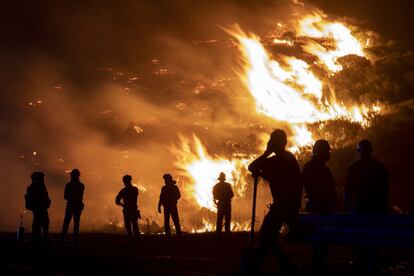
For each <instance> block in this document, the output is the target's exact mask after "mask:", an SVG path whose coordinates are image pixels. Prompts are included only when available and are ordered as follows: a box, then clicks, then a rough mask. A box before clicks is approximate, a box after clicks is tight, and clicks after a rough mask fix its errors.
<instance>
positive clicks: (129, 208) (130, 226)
mask: <svg viewBox="0 0 414 276" xmlns="http://www.w3.org/2000/svg"><path fill="white" fill-rule="evenodd" d="M122 181H123V182H124V185H125V187H124V188H123V189H122V190H121V191H120V192H119V193H118V195H117V196H116V198H115V203H116V205H119V206H122V208H123V209H122V213H123V214H124V224H125V229H126V231H127V235H128V238H129V240H130V242H131V243H132V242H134V238H135V239H139V235H140V232H139V226H138V219H139V218H140V217H141V215H140V212H139V210H138V203H137V201H138V194H139V191H138V187H137V186H135V185H133V184H132V176H130V175H128V174H127V175H124V177H123V178H122Z"/></svg>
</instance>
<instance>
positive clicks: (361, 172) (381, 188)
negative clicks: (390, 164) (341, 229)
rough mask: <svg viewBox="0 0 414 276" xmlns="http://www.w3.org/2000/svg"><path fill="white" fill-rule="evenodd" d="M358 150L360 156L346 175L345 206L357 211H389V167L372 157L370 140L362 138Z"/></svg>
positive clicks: (376, 212)
mask: <svg viewBox="0 0 414 276" xmlns="http://www.w3.org/2000/svg"><path fill="white" fill-rule="evenodd" d="M357 151H358V154H359V156H360V158H359V160H357V161H355V162H354V163H352V164H351V165H350V166H349V168H348V172H347V175H346V183H345V195H344V202H345V208H346V209H347V210H354V211H355V212H357V213H367V214H384V213H387V211H388V193H389V184H388V172H387V169H386V167H385V166H384V164H383V163H382V162H381V161H378V160H376V159H374V158H373V157H372V152H373V147H372V143H371V142H370V141H369V140H366V139H364V140H361V141H360V142H359V143H358V145H357Z"/></svg>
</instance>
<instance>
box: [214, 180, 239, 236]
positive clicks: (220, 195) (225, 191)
mask: <svg viewBox="0 0 414 276" xmlns="http://www.w3.org/2000/svg"><path fill="white" fill-rule="evenodd" d="M218 180H219V181H220V182H219V183H217V184H216V185H214V187H213V199H214V203H215V204H216V205H217V225H216V233H217V234H218V235H219V234H220V233H221V229H222V228H223V218H224V219H225V223H224V231H225V233H226V234H229V233H230V221H231V199H232V198H233V196H234V194H233V190H232V189H231V185H230V184H229V183H227V182H226V175H225V174H224V173H223V172H221V173H220V176H219V178H218Z"/></svg>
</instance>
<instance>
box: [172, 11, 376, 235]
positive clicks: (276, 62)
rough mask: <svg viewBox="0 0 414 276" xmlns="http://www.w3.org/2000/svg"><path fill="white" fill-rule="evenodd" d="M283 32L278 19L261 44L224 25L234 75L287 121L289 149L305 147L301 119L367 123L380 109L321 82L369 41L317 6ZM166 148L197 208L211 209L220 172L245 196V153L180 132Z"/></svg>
mask: <svg viewBox="0 0 414 276" xmlns="http://www.w3.org/2000/svg"><path fill="white" fill-rule="evenodd" d="M288 30H289V26H285V24H284V23H280V22H279V23H278V24H277V29H276V30H275V31H274V32H272V33H271V34H270V35H269V36H267V37H266V39H265V41H262V40H261V39H260V38H259V37H258V36H256V35H254V34H248V33H246V32H244V31H243V30H242V29H241V28H240V27H239V26H238V25H234V26H231V27H229V28H225V31H227V32H228V33H229V34H230V35H231V36H232V37H234V38H235V39H236V41H237V46H238V48H239V50H240V53H241V59H242V63H243V65H242V70H241V71H239V73H238V75H239V77H240V80H241V81H242V82H243V83H244V85H245V86H246V88H247V90H248V91H249V92H250V94H251V95H252V97H253V99H254V101H255V103H256V108H257V112H258V113H261V114H263V115H265V116H267V117H270V118H272V119H273V120H275V122H286V123H288V124H289V126H290V128H291V131H292V132H293V133H294V135H293V137H292V141H293V143H292V145H291V147H290V150H292V151H293V152H298V151H300V149H302V148H305V147H307V146H310V145H312V144H313V142H314V138H313V137H314V134H313V133H312V132H311V131H309V130H308V128H307V124H312V123H319V124H321V123H323V122H326V121H330V120H336V119H341V120H346V121H349V122H354V123H358V124H360V125H361V126H362V127H369V125H370V119H372V117H373V116H375V115H376V114H378V113H380V112H381V106H380V105H379V104H378V103H363V104H352V105H346V104H345V103H343V102H342V101H341V100H340V99H338V98H337V97H336V95H335V91H334V90H332V89H331V88H330V86H329V78H330V76H334V75H335V74H336V73H338V72H340V71H341V70H342V65H341V64H340V62H339V59H340V58H341V57H344V56H348V55H356V56H360V57H365V58H367V55H366V54H365V52H364V47H367V46H368V45H369V41H368V40H365V41H364V39H363V38H357V37H355V36H354V35H353V33H352V31H351V29H350V27H348V26H346V24H345V23H342V22H336V21H331V20H329V18H328V17H327V16H326V15H325V14H324V13H323V12H321V11H319V10H315V11H313V12H312V13H309V14H306V15H303V16H300V17H299V18H298V19H297V20H296V21H294V22H293V30H294V35H291V36H290V37H289V38H286V37H285V35H284V34H286V33H287V31H288ZM273 45H277V46H279V45H283V46H285V47H291V48H294V47H300V48H301V49H302V51H303V52H304V53H305V54H306V55H307V56H308V59H307V60H305V59H300V58H297V57H295V56H293V55H292V56H288V55H285V54H281V53H277V54H276V55H272V54H271V53H270V52H269V50H267V48H269V47H270V48H271V47H272V46H273ZM309 60H311V61H309ZM317 71H319V74H316V73H315V72H317ZM321 72H322V73H321ZM263 147H264V146H263ZM172 152H173V153H174V154H175V155H176V156H177V161H176V166H177V167H178V168H179V169H181V170H182V171H183V173H184V174H185V175H186V176H187V177H188V178H189V181H190V183H191V184H192V185H189V186H187V187H188V188H187V190H186V192H187V193H190V194H191V195H192V196H193V197H194V200H195V201H196V202H197V204H198V205H199V206H200V207H205V208H208V209H210V210H212V211H214V210H215V209H216V206H214V202H213V198H212V188H213V186H214V184H215V183H216V182H217V180H216V178H217V176H218V175H219V173H220V172H224V173H226V175H227V176H228V181H229V182H230V183H231V184H232V185H233V189H235V191H236V192H235V196H236V197H238V196H245V194H244V193H245V191H246V187H245V185H246V179H245V178H246V175H247V170H246V167H247V165H248V163H249V161H251V160H252V159H253V156H248V157H247V158H237V157H231V156H230V157H224V156H215V157H211V156H209V154H208V153H207V150H206V149H205V147H204V146H203V145H202V143H201V141H200V139H199V138H197V137H196V136H194V137H193V139H188V138H185V137H182V136H181V137H180V145H179V146H178V147H172ZM213 226H214V223H212V222H209V221H207V220H205V219H203V223H202V226H201V228H199V229H193V232H202V231H212V230H214V227H213ZM232 228H233V230H236V231H237V230H247V229H248V228H249V224H248V223H245V224H244V227H240V224H238V223H235V224H233V225H232Z"/></svg>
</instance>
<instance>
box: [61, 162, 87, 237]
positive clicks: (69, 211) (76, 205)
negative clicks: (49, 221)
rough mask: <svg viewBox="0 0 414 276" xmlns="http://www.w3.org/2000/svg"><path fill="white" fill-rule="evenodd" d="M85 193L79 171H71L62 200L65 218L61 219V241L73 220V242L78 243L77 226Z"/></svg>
mask: <svg viewBox="0 0 414 276" xmlns="http://www.w3.org/2000/svg"><path fill="white" fill-rule="evenodd" d="M84 191H85V185H84V184H83V183H82V182H80V171H79V170H78V169H73V170H72V171H71V172H70V182H69V183H67V184H66V186H65V192H64V195H63V197H64V199H65V200H66V210H65V218H64V219H63V226H62V235H61V239H62V241H64V240H65V238H66V234H67V233H68V228H69V224H70V221H71V220H72V218H73V240H74V242H78V239H79V226H80V218H81V214H82V210H83V208H84V204H83V193H84Z"/></svg>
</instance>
